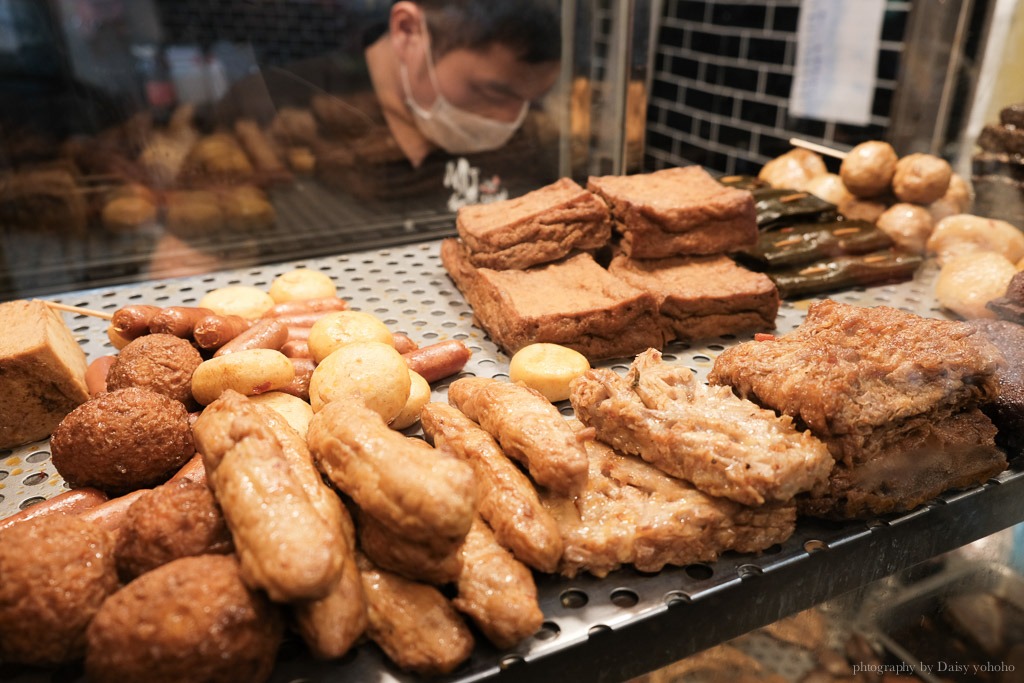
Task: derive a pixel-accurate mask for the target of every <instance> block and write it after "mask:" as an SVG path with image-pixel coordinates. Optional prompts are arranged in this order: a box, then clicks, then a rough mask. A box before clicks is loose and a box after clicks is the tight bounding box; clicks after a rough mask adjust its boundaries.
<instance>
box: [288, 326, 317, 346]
mask: <svg viewBox="0 0 1024 683" xmlns="http://www.w3.org/2000/svg"><path fill="white" fill-rule="evenodd" d="M311 329H313V328H312V327H302V326H299V325H289V326H288V341H304V342H305V341H309V331H310V330H311ZM306 346H307V347H308V346H309V345H308V344H307V345H306Z"/></svg>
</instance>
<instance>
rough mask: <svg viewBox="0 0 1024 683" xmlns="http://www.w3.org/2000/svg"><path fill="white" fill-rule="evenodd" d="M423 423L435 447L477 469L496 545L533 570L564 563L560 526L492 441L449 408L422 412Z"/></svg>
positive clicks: (439, 406)
mask: <svg viewBox="0 0 1024 683" xmlns="http://www.w3.org/2000/svg"><path fill="white" fill-rule="evenodd" d="M420 423H421V424H422V425H423V431H424V433H426V434H427V436H429V437H430V438H431V439H433V441H434V446H435V447H437V448H438V449H440V450H442V451H444V452H446V453H452V454H453V455H455V456H457V457H459V458H461V459H462V460H465V461H466V462H468V463H470V464H471V465H472V466H473V471H474V472H475V473H476V480H477V491H478V493H479V495H480V502H479V505H478V509H479V511H480V515H481V516H482V517H483V518H484V519H485V520H486V521H487V523H488V525H490V527H491V528H492V529H493V530H494V536H495V538H497V539H498V542H499V543H500V544H501V545H503V546H505V547H506V548H508V549H510V550H511V551H512V554H513V555H515V556H516V559H518V560H519V561H521V562H524V563H526V564H528V565H529V566H531V567H533V568H534V569H537V570H540V571H543V572H553V571H555V570H556V569H557V568H558V560H559V559H560V558H561V557H562V537H561V535H560V534H559V532H558V525H557V524H556V523H555V520H554V518H552V517H551V515H550V514H549V513H548V511H547V510H545V509H544V506H543V505H541V502H540V498H539V497H538V496H537V491H536V489H534V487H533V484H531V483H530V480H529V479H528V478H527V477H526V475H525V474H523V473H522V472H521V471H520V470H519V468H518V467H516V465H515V464H514V463H512V461H510V460H509V459H508V457H506V456H505V453H503V452H502V450H501V448H500V447H499V446H498V444H497V443H496V442H495V441H494V438H493V437H492V436H491V435H490V434H488V433H487V432H485V431H484V430H483V429H481V428H480V426H479V425H477V424H476V423H475V422H473V421H472V420H470V419H469V418H468V417H466V416H465V415H464V414H463V413H461V412H460V411H459V410H457V409H455V408H453V407H451V406H449V405H447V404H445V403H428V404H427V405H426V406H424V408H423V410H422V412H421V413H420Z"/></svg>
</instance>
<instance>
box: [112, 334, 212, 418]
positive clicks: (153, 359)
mask: <svg viewBox="0 0 1024 683" xmlns="http://www.w3.org/2000/svg"><path fill="white" fill-rule="evenodd" d="M202 362H203V357H202V356H200V355H199V352H198V351H196V349H195V347H194V346H192V344H190V343H189V342H187V341H185V340H184V339H181V338H180V337H175V336H174V335H171V334H146V335H143V336H141V337H139V338H138V339H135V340H133V341H132V342H131V343H130V344H128V345H127V346H126V347H124V348H123V349H121V352H120V353H118V354H117V360H116V361H114V364H113V365H112V366H110V370H109V371H108V372H107V391H115V390H116V389H125V388H127V387H142V388H143V389H149V390H151V391H155V392H156V393H158V394H163V395H164V396H167V397H168V398H173V399H174V400H175V401H181V402H182V403H184V404H185V405H191V404H192V403H193V400H192V373H193V372H195V369H196V368H198V367H199V364H200V363H202Z"/></svg>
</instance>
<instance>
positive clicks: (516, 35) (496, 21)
mask: <svg viewBox="0 0 1024 683" xmlns="http://www.w3.org/2000/svg"><path fill="white" fill-rule="evenodd" d="M415 1H416V4H418V5H419V6H420V7H422V8H423V9H424V11H425V12H426V15H427V26H428V28H429V29H430V39H431V45H432V47H433V51H434V56H435V57H440V56H441V55H444V54H446V53H448V52H451V51H452V50H455V49H459V48H463V49H468V50H482V49H486V48H487V47H488V46H489V45H492V44H494V43H500V44H502V45H504V46H505V47H508V48H510V49H511V50H512V51H513V52H515V53H516V54H517V56H518V57H519V59H520V60H522V61H524V62H526V63H528V64H538V63H540V62H550V61H556V60H558V59H561V56H562V29H561V26H562V21H561V13H562V3H561V2H560V0H516V1H515V2H508V1H507V0H415Z"/></svg>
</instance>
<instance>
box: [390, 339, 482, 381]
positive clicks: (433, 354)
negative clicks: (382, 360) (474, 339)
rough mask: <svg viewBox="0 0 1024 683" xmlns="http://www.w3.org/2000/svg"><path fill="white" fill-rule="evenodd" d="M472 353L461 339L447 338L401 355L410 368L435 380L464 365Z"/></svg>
mask: <svg viewBox="0 0 1024 683" xmlns="http://www.w3.org/2000/svg"><path fill="white" fill-rule="evenodd" d="M472 355H473V352H472V351H470V350H469V347H467V346H466V345H465V344H463V343H462V342H461V341H459V340H458V339H449V340H447V341H443V342H438V343H436V344H430V345H428V346H422V347H420V348H418V349H416V350H415V351H410V352H408V353H403V354H402V357H403V358H405V362H406V363H407V364H408V365H409V369H410V370H412V371H413V372H416V373H418V374H419V375H420V376H422V377H423V379H425V380H427V381H428V382H436V381H437V380H439V379H443V378H445V377H449V376H451V375H454V374H455V373H457V372H458V371H459V370H461V369H462V368H464V367H466V363H468V362H469V358H470V356H472Z"/></svg>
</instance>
